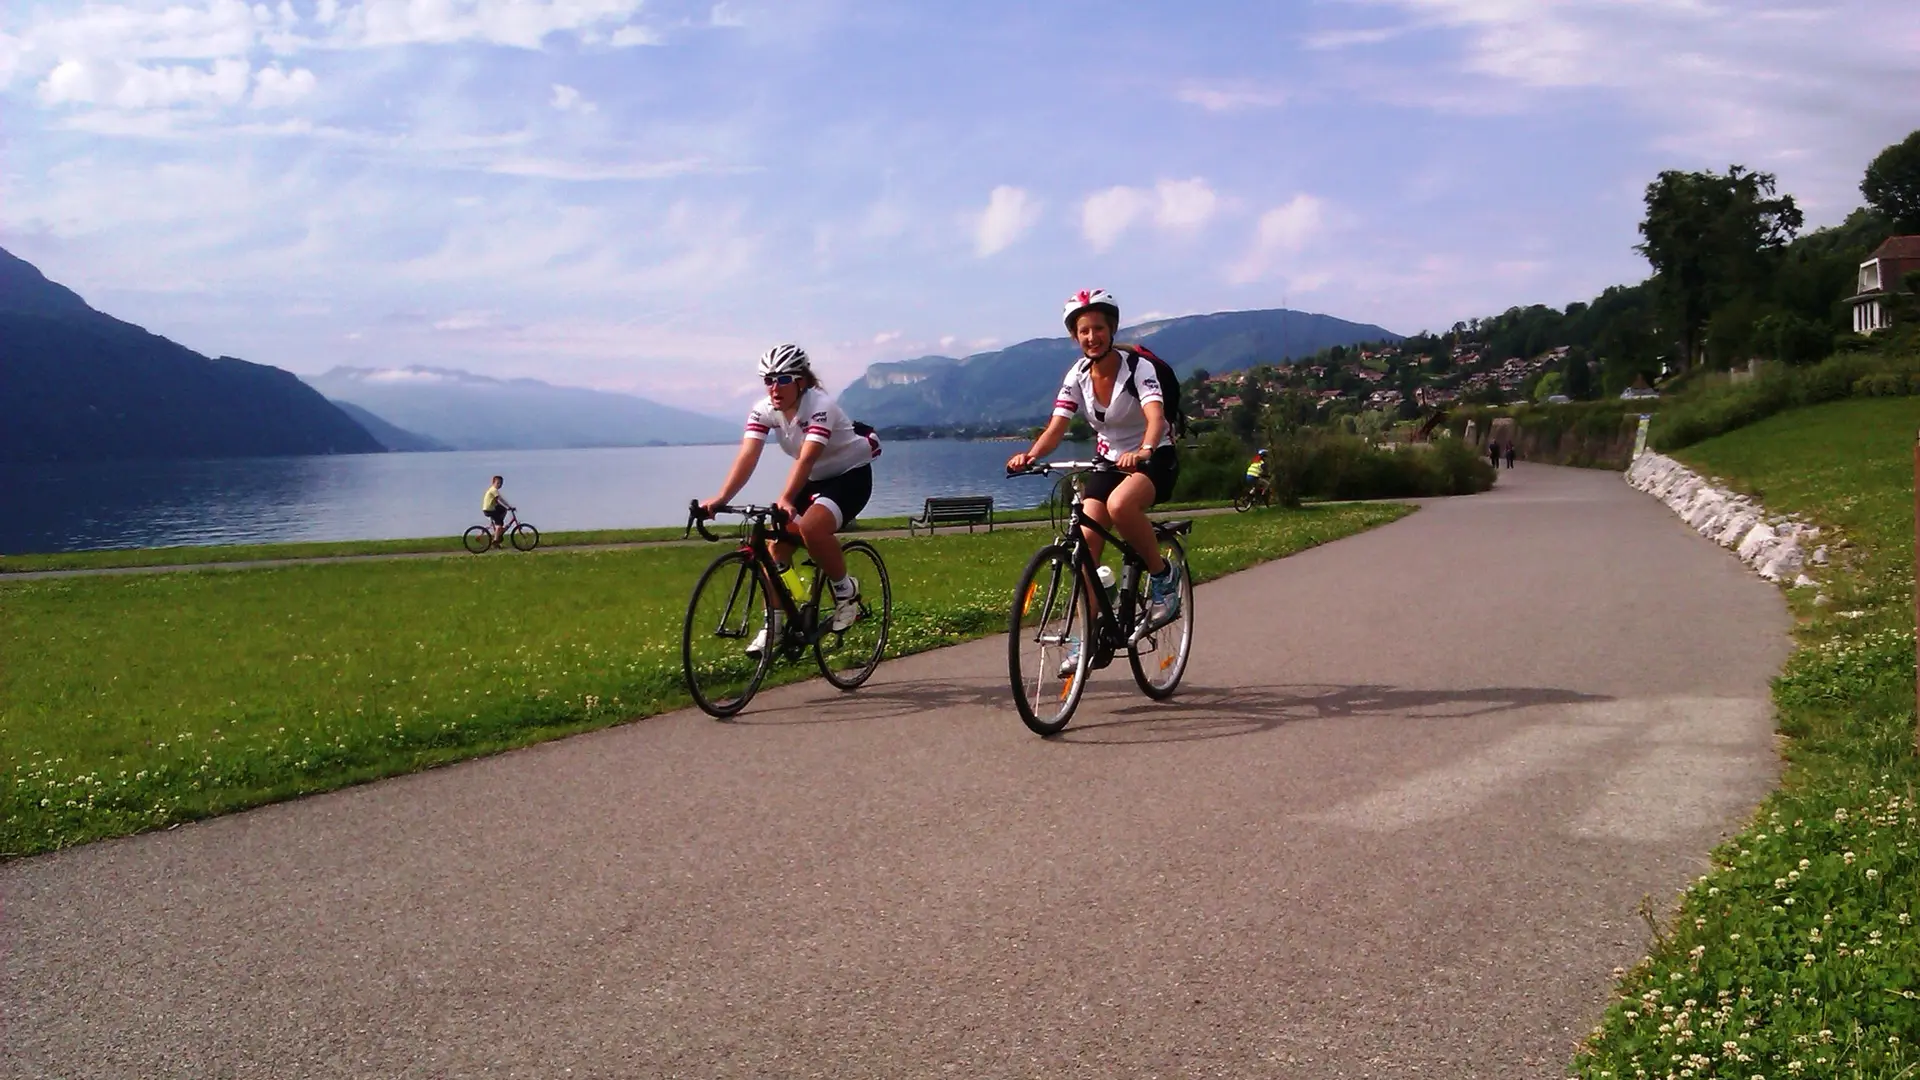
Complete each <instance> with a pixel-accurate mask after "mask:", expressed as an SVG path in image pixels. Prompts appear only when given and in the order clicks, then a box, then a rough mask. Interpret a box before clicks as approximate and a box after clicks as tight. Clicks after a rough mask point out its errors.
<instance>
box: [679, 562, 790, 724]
mask: <svg viewBox="0 0 1920 1080" xmlns="http://www.w3.org/2000/svg"><path fill="white" fill-rule="evenodd" d="M756 635H757V636H758V641H757V644H758V645H759V648H758V650H757V655H756V654H753V653H750V652H749V650H750V649H753V647H754V645H755V644H756ZM779 646H780V642H779V635H778V634H777V633H775V632H774V627H773V620H772V613H771V610H770V609H769V608H768V606H767V590H766V586H765V584H764V583H762V582H761V580H760V573H759V570H758V568H757V567H756V566H755V565H754V562H753V558H752V557H751V556H749V555H748V554H747V553H746V552H744V551H729V552H728V553H726V554H725V555H722V556H720V557H719V558H717V559H715V560H713V564H712V565H710V566H708V567H707V569H706V572H705V573H703V574H701V575H700V581H699V583H698V584H696V585H694V587H693V599H692V600H689V601H688V602H687V624H686V627H685V628H684V630H683V631H682V632H681V636H680V660H681V663H682V665H683V667H684V670H685V672H686V679H687V692H688V693H690V694H692V695H693V701H694V704H696V705H698V706H700V708H701V709H702V710H704V711H705V712H706V713H707V715H709V716H712V717H715V718H717V719H721V720H724V719H726V718H727V717H729V716H732V715H734V714H735V713H737V712H739V711H740V710H741V709H744V708H746V707H747V702H748V701H751V700H752V699H753V695H754V692H755V691H756V690H759V689H760V680H762V679H764V678H766V677H767V669H768V668H769V667H771V666H772V665H773V653H774V650H775V649H777V648H779Z"/></svg>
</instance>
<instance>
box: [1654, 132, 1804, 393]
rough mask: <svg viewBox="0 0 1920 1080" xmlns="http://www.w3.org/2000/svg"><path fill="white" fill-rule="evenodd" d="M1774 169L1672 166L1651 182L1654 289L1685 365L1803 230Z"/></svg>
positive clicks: (1693, 359)
mask: <svg viewBox="0 0 1920 1080" xmlns="http://www.w3.org/2000/svg"><path fill="white" fill-rule="evenodd" d="M1774 191H1775V188H1774V176H1773V174H1772V173H1762V172H1749V171H1748V170H1747V169H1745V168H1744V167H1742V166H1739V165H1734V166H1731V167H1729V168H1728V170H1727V172H1726V175H1724V176H1723V175H1721V174H1719V173H1714V172H1679V171H1677V170H1672V169H1669V170H1667V171H1666V172H1663V173H1661V174H1660V176H1659V178H1658V179H1656V180H1655V181H1654V182H1653V183H1651V184H1648V185H1647V194H1646V204H1647V216H1646V218H1645V220H1643V221H1641V222H1640V235H1641V236H1642V237H1644V238H1645V239H1644V241H1643V242H1641V243H1639V244H1636V245H1635V246H1634V250H1635V251H1638V252H1639V253H1640V254H1642V255H1644V256H1646V259H1647V262H1648V263H1649V264H1651V265H1652V266H1653V288H1654V294H1655V296H1656V297H1657V298H1658V299H1659V301H1660V309H1661V312H1662V314H1663V315H1664V316H1665V322H1666V323H1667V328H1668V330H1669V331H1670V332H1671V333H1672V334H1673V336H1674V338H1675V339H1676V341H1677V342H1678V344H1679V346H1680V364H1681V367H1682V369H1685V368H1688V367H1691V366H1692V365H1693V363H1694V362H1695V361H1696V360H1697V359H1698V358H1699V356H1700V352H1701V345H1702V341H1703V338H1704V336H1705V331H1706V326H1707V321H1708V320H1709V319H1710V318H1711V317H1712V316H1713V313H1714V312H1715V311H1716V310H1718V309H1719V308H1720V306H1721V305H1723V304H1725V303H1726V302H1728V301H1729V300H1731V299H1733V298H1734V297H1736V296H1738V295H1741V294H1742V293H1744V292H1749V291H1752V290H1754V289H1756V288H1758V287H1761V286H1763V285H1764V284H1765V283H1766V282H1767V272H1768V270H1769V269H1770V267H1771V263H1772V257H1773V256H1774V255H1775V254H1776V253H1777V252H1778V251H1779V250H1780V249H1781V248H1782V247H1784V246H1785V245H1786V244H1787V242H1788V241H1790V240H1792V239H1793V236H1794V234H1795V233H1797V232H1799V231H1800V226H1801V225H1802V224H1803V223H1804V220H1805V219H1804V218H1803V217H1802V215H1801V213H1800V209H1799V207H1797V206H1795V205H1794V202H1793V196H1791V195H1778V196H1776V195H1775V194H1774Z"/></svg>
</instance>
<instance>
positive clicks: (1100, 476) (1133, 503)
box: [1007, 289, 1180, 616]
mask: <svg viewBox="0 0 1920 1080" xmlns="http://www.w3.org/2000/svg"><path fill="white" fill-rule="evenodd" d="M1066 319H1067V330H1068V332H1069V333H1071V334H1072V335H1073V340H1074V342H1075V343H1076V344H1078V345H1079V346H1080V359H1079V360H1077V361H1075V363H1074V365H1073V367H1072V368H1070V369H1068V371H1067V379H1066V382H1065V383H1063V384H1062V385H1061V387H1060V393H1059V394H1058V395H1056V396H1055V398H1054V402H1053V419H1052V420H1051V421H1049V422H1048V423H1047V427H1046V430H1044V431H1042V432H1041V433H1040V437H1039V438H1037V439H1035V440H1034V441H1033V448H1032V449H1030V450H1028V451H1027V452H1026V453H1024V454H1015V455H1013V456H1012V457H1011V458H1008V459H1007V468H1009V469H1024V468H1026V467H1027V466H1028V465H1030V464H1032V463H1033V462H1034V461H1036V460H1038V459H1039V458H1041V457H1044V456H1045V455H1047V454H1049V453H1052V452H1053V448H1054V447H1056V446H1059V445H1060V439H1061V438H1062V437H1063V436H1065V435H1066V433H1067V428H1068V426H1069V425H1071V424H1072V423H1073V418H1074V417H1075V416H1085V417H1086V418H1087V423H1088V424H1090V425H1092V427H1093V431H1094V435H1095V436H1097V440H1096V441H1095V443H1094V447H1093V452H1094V456H1095V457H1097V458H1099V459H1101V460H1103V461H1110V462H1112V463H1113V464H1115V465H1117V466H1119V467H1120V468H1121V469H1122V470H1124V472H1122V473H1112V472H1096V473H1091V474H1089V475H1088V476H1087V478H1086V483H1087V487H1086V501H1085V504H1084V505H1085V507H1086V511H1087V515H1088V516H1089V517H1091V518H1093V520H1095V521H1097V522H1099V523H1100V524H1102V525H1105V526H1107V527H1108V528H1111V529H1113V530H1114V531H1115V532H1118V533H1119V534H1120V537H1121V538H1122V539H1124V540H1125V541H1126V542H1127V546H1129V547H1131V548H1133V550H1134V551H1136V552H1138V553H1139V554H1140V557H1141V558H1142V559H1144V560H1146V563H1147V570H1148V572H1149V576H1148V578H1147V581H1148V586H1147V589H1148V595H1149V598H1150V600H1151V602H1152V604H1153V605H1154V607H1155V609H1156V614H1157V615H1162V616H1171V615H1176V614H1178V613H1179V611H1180V580H1179V573H1180V571H1179V568H1178V567H1174V566H1172V564H1170V563H1168V562H1167V561H1166V559H1164V558H1162V557H1161V555H1160V545H1159V544H1158V543H1157V542H1156V541H1155V540H1154V537H1153V523H1152V522H1151V521H1149V520H1148V519H1147V509H1148V508H1149V507H1151V506H1152V505H1153V504H1154V503H1157V502H1165V501H1166V500H1167V498H1168V497H1169V496H1171V495H1172V494H1173V483H1174V480H1175V479H1177V478H1178V476H1179V474H1180V460H1179V458H1178V457H1177V456H1176V455H1175V453H1174V449H1173V431H1172V428H1171V426H1170V425H1169V424H1168V423H1167V413H1166V407H1165V405H1164V404H1163V401H1162V397H1161V392H1160V380H1159V378H1158V376H1156V375H1155V374H1154V368H1153V365H1152V364H1149V363H1146V362H1145V361H1142V362H1141V364H1140V367H1139V370H1138V371H1137V372H1135V371H1134V370H1133V368H1132V367H1131V366H1130V365H1129V363H1128V361H1127V358H1126V357H1125V356H1123V355H1121V353H1120V352H1119V351H1117V350H1116V349H1114V347H1113V332H1114V331H1115V330H1116V329H1117V328H1118V327H1119V326H1120V304H1119V302H1118V301H1116V300H1115V299H1114V298H1113V294H1111V293H1109V292H1107V291H1106V290H1105V289H1091V290H1086V289H1083V290H1081V291H1080V292H1077V293H1075V294H1074V295H1073V296H1072V297H1070V298H1069V299H1068V300H1067V306H1066ZM1130 375H1131V376H1132V378H1131V379H1129V378H1128V377H1129V376H1130ZM1129 386H1131V387H1132V388H1133V390H1134V392H1133V393H1129V392H1128V389H1127V388H1128V387H1129ZM1086 536H1087V547H1088V549H1089V550H1090V551H1091V552H1092V554H1093V557H1094V558H1095V559H1098V558H1099V557H1100V548H1101V546H1102V545H1101V540H1100V536H1099V534H1097V533H1094V532H1093V531H1091V530H1087V533H1086Z"/></svg>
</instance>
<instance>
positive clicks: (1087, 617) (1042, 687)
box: [1007, 544, 1094, 735]
mask: <svg viewBox="0 0 1920 1080" xmlns="http://www.w3.org/2000/svg"><path fill="white" fill-rule="evenodd" d="M1072 558H1073V553H1072V551H1071V550H1070V549H1068V548H1067V547H1065V546H1062V545H1060V544H1053V545H1049V546H1047V547H1044V548H1041V549H1040V550H1039V551H1038V552H1035V553H1034V556H1033V558H1032V559H1031V560H1030V561H1029V562H1028V563H1027V569H1026V572H1025V573H1023V574H1021V575H1020V586H1019V588H1017V589H1015V590H1014V593H1013V612H1012V616H1011V618H1009V619H1008V621H1007V674H1008V676H1009V678H1010V680H1011V682H1012V684H1013V702H1014V704H1015V705H1017V706H1018V707H1019V709H1020V719H1021V720H1022V721H1024V722H1025V723H1026V725H1027V727H1028V728H1030V729H1031V730H1032V731H1033V733H1034V734H1036V735H1054V734H1058V733H1059V731H1060V729H1061V728H1064V727H1066V726H1067V721H1068V720H1069V719H1071V718H1072V716H1073V710H1074V707H1075V706H1077V705H1079V704H1080V695H1081V693H1082V692H1083V691H1084V690H1085V689H1086V685H1087V671H1088V667H1089V664H1090V663H1091V661H1092V659H1093V652H1094V640H1093V607H1092V605H1091V602H1090V600H1089V598H1088V596H1087V585H1086V582H1085V580H1084V579H1083V578H1082V577H1081V575H1080V574H1079V573H1077V572H1075V570H1074V568H1073V563H1072Z"/></svg>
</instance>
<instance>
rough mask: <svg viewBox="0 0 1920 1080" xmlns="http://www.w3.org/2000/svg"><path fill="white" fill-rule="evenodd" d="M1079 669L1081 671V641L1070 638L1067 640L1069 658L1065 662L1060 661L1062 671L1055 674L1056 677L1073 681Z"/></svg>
mask: <svg viewBox="0 0 1920 1080" xmlns="http://www.w3.org/2000/svg"><path fill="white" fill-rule="evenodd" d="M1079 669H1080V639H1079V638H1077V637H1070V638H1068V639H1067V658H1066V659H1065V660H1062V661H1060V670H1058V671H1056V672H1054V675H1055V676H1056V677H1058V678H1062V679H1071V678H1073V673H1074V672H1075V671H1078V670H1079Z"/></svg>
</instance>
